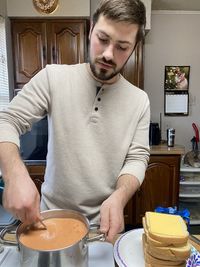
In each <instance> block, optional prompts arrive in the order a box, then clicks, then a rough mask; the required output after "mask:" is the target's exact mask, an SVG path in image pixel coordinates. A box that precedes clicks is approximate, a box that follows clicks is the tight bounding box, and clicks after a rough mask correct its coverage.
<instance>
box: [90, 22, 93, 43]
mask: <svg viewBox="0 0 200 267" xmlns="http://www.w3.org/2000/svg"><path fill="white" fill-rule="evenodd" d="M93 28H94V24H93V22H92V21H91V23H90V31H89V40H90V38H91V34H92V30H93Z"/></svg>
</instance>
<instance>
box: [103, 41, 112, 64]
mask: <svg viewBox="0 0 200 267" xmlns="http://www.w3.org/2000/svg"><path fill="white" fill-rule="evenodd" d="M103 57H104V58H105V59H106V60H107V61H109V60H113V58H114V47H113V45H111V44H110V45H108V46H107V47H106V48H105V50H104V52H103Z"/></svg>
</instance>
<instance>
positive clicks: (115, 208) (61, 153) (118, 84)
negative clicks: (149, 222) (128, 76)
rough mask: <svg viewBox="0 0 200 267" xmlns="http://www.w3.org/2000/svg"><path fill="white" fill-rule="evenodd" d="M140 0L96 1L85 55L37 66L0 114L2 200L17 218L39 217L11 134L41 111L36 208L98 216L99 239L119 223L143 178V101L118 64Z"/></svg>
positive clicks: (137, 25)
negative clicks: (45, 132)
mask: <svg viewBox="0 0 200 267" xmlns="http://www.w3.org/2000/svg"><path fill="white" fill-rule="evenodd" d="M144 26H145V7H144V5H143V4H142V2H140V0H103V1H102V2H101V3H100V5H99V7H98V9H97V10H96V12H95V14H94V16H93V22H92V25H91V30H90V34H89V39H90V62H89V64H77V65H71V66H70V65H50V66H47V67H46V68H45V69H43V70H42V71H40V72H39V73H38V74H37V75H36V76H35V77H34V78H33V79H32V80H31V81H30V82H29V83H28V84H26V85H25V86H24V88H23V89H22V91H21V92H20V93H19V94H18V95H17V96H16V97H15V98H14V99H13V101H12V102H11V104H10V106H9V107H8V109H7V110H6V111H4V112H2V113H1V116H0V118H1V119H0V142H1V143H0V168H1V169H2V173H3V177H4V182H5V190H4V197H3V201H4V206H5V208H6V209H7V210H9V211H10V212H11V213H12V214H14V215H15V216H16V218H18V219H19V220H21V221H27V222H30V223H31V222H34V221H38V219H39V218H40V197H39V194H38V192H37V189H36V187H35V185H34V183H33V182H32V180H31V178H30V177H29V174H28V172H27V170H26V168H25V166H24V164H23V162H22V160H21V159H20V155H19V149H18V146H19V135H20V134H22V133H24V132H26V131H27V130H29V129H30V127H31V124H32V123H33V122H35V121H37V120H39V119H41V118H42V117H43V116H44V115H46V114H47V115H48V124H49V136H48V138H49V140H48V154H47V166H46V172H45V181H44V183H43V185H42V199H41V209H42V210H44V209H53V208H69V209H76V210H78V211H80V212H81V213H83V214H84V215H86V216H88V218H89V219H90V220H92V221H97V222H98V221H100V230H101V232H103V233H106V234H107V240H108V241H111V240H112V239H113V238H114V236H115V235H116V234H117V233H119V232H120V231H122V230H123V228H124V219H123V209H124V207H125V205H126V203H127V202H128V200H129V199H130V198H131V197H132V195H133V194H134V193H135V191H136V190H137V189H138V188H139V186H140V184H141V183H142V181H143V179H144V174H145V170H146V167H147V162H148V158H149V145H148V143H149V142H148V133H149V132H148V131H149V117H150V112H149V100H148V97H147V95H146V93H145V92H144V91H142V90H140V89H139V88H136V87H135V86H133V85H131V84H130V83H129V82H127V81H126V80H125V79H124V78H123V77H122V76H121V75H120V71H121V69H122V68H123V66H124V65H125V63H126V62H127V60H128V59H129V57H130V56H131V54H132V53H133V51H134V49H135V46H136V44H137V42H138V41H139V40H140V39H141V38H142V37H143V33H144Z"/></svg>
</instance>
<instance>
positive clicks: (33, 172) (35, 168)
mask: <svg viewBox="0 0 200 267" xmlns="http://www.w3.org/2000/svg"><path fill="white" fill-rule="evenodd" d="M26 168H27V170H28V172H29V174H30V177H31V178H32V179H33V181H34V183H35V185H36V187H37V189H38V191H39V192H41V185H42V183H43V181H44V173H45V165H26Z"/></svg>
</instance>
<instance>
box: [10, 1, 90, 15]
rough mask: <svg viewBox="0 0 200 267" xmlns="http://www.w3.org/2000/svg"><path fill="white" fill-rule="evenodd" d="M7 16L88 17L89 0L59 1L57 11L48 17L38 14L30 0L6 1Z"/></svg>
mask: <svg viewBox="0 0 200 267" xmlns="http://www.w3.org/2000/svg"><path fill="white" fill-rule="evenodd" d="M7 14H8V17H18V16H19V17H35V16H37V17H38V16H40V17H41V16H42V17H45V16H48V17H50V16H51V17H56V16H69V17H79V16H83V17H89V15H90V0H59V7H58V9H57V10H56V11H55V12H54V13H52V14H50V15H46V14H44V15H42V14H40V13H38V12H37V11H36V10H35V8H34V6H33V2H32V0H7Z"/></svg>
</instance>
